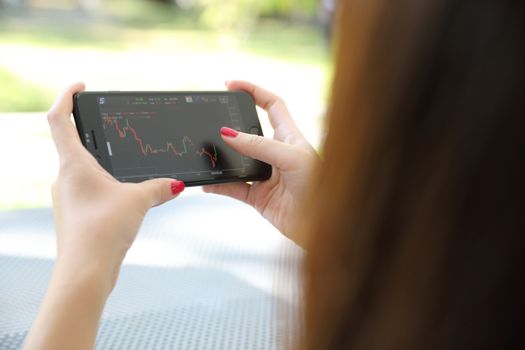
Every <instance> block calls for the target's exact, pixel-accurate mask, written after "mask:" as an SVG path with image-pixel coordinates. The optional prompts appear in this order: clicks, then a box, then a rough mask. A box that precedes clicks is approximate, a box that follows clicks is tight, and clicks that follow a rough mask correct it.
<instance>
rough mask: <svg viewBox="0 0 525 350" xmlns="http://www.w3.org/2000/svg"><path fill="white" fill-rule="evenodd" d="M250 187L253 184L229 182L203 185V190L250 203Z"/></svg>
mask: <svg viewBox="0 0 525 350" xmlns="http://www.w3.org/2000/svg"><path fill="white" fill-rule="evenodd" d="M250 187H251V185H249V184H247V183H245V182H236V183H227V184H217V185H206V186H203V187H202V190H203V191H204V192H206V193H215V194H220V195H223V196H228V197H231V198H234V199H237V200H239V201H241V202H244V203H247V204H250V203H248V193H249V192H250Z"/></svg>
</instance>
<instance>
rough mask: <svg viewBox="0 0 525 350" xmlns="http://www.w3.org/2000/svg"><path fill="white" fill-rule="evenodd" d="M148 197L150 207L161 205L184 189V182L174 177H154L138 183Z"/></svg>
mask: <svg viewBox="0 0 525 350" xmlns="http://www.w3.org/2000/svg"><path fill="white" fill-rule="evenodd" d="M137 186H139V188H140V189H141V190H142V191H143V192H144V194H145V195H146V198H147V199H148V204H149V206H150V207H155V206H157V205H161V204H163V203H165V202H167V201H169V200H171V199H173V198H175V197H177V196H178V195H179V193H181V192H182V191H184V188H185V186H184V182H182V181H179V180H173V179H152V180H147V181H144V182H141V183H140V184H137Z"/></svg>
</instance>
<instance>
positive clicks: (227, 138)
mask: <svg viewBox="0 0 525 350" xmlns="http://www.w3.org/2000/svg"><path fill="white" fill-rule="evenodd" d="M221 135H222V139H223V140H224V142H226V144H228V146H230V147H231V148H233V149H234V150H235V151H237V152H239V153H240V154H242V155H245V156H248V157H250V158H254V159H258V160H260V161H263V162H266V163H268V164H270V165H272V166H274V167H276V168H278V169H283V170H284V169H287V168H290V167H294V166H295V162H296V161H297V152H298V150H297V147H296V146H293V145H290V144H287V143H284V142H280V141H277V140H273V139H270V138H267V137H263V136H259V135H252V134H247V133H244V132H238V131H237V130H233V129H230V128H227V127H223V128H221Z"/></svg>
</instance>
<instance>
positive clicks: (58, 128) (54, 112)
mask: <svg viewBox="0 0 525 350" xmlns="http://www.w3.org/2000/svg"><path fill="white" fill-rule="evenodd" d="M83 90H84V84H83V83H76V84H73V85H71V86H70V87H69V88H67V89H66V90H65V91H64V92H63V93H62V94H61V95H60V96H59V97H58V98H57V100H56V101H55V103H54V104H53V106H52V107H51V109H50V110H49V112H48V114H47V120H48V122H49V128H50V129H51V135H52V137H53V141H54V142H55V146H56V148H57V151H58V154H59V156H64V155H65V154H66V153H68V152H71V151H73V150H78V149H80V147H81V146H82V143H81V142H80V138H79V137H78V133H77V130H76V128H75V125H74V124H73V122H72V121H71V112H72V111H73V95H74V94H76V93H77V92H80V91H83Z"/></svg>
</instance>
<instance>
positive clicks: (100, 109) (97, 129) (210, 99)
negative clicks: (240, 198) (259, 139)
mask: <svg viewBox="0 0 525 350" xmlns="http://www.w3.org/2000/svg"><path fill="white" fill-rule="evenodd" d="M73 101H74V110H73V115H74V118H75V123H76V127H77V130H78V133H79V135H80V138H81V140H82V143H83V144H84V146H85V147H86V148H87V149H88V151H89V152H91V154H92V155H93V156H94V157H95V158H96V159H97V160H98V161H99V163H100V164H101V165H102V167H104V169H106V170H107V171H108V172H109V173H110V174H112V175H113V176H114V177H115V178H117V179H118V180H120V181H123V182H140V181H143V180H146V179H151V178H157V177H170V178H174V179H178V180H182V181H184V183H185V184H186V186H198V185H205V184H214V183H223V182H233V181H259V180H266V179H268V178H269V177H270V175H271V172H272V169H271V166H270V165H268V164H266V163H263V162H261V161H258V160H255V159H251V158H248V157H245V156H242V155H240V154H239V153H237V152H235V151H234V150H232V149H231V148H230V147H228V146H227V145H226V144H225V143H224V141H223V140H222V138H221V135H220V128H221V127H223V126H226V127H230V128H232V129H235V130H239V131H243V132H247V133H252V134H257V135H261V136H262V135H263V134H262V129H261V125H260V123H259V118H258V116H257V111H256V109H255V103H254V100H253V98H252V97H251V96H250V95H249V94H247V93H246V92H243V91H220V92H81V93H78V94H76V95H75V96H74V97H73Z"/></svg>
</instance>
